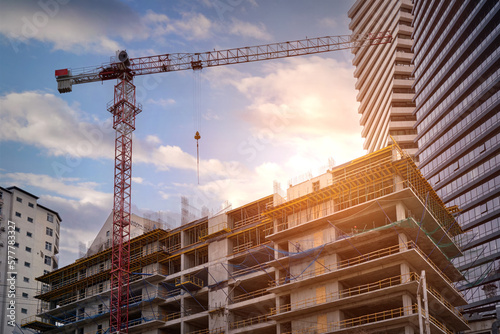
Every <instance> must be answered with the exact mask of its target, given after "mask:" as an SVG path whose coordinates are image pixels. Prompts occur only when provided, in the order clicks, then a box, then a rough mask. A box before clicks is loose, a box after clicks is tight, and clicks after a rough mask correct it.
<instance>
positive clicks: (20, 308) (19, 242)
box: [0, 187, 61, 333]
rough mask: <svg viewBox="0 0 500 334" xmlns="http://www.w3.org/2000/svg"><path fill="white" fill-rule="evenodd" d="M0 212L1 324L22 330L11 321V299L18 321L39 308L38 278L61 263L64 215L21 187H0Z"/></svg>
mask: <svg viewBox="0 0 500 334" xmlns="http://www.w3.org/2000/svg"><path fill="white" fill-rule="evenodd" d="M0 216H1V219H0V244H1V246H0V268H1V269H2V270H1V271H0V281H1V282H2V285H0V291H1V296H2V297H1V298H2V303H1V305H0V314H1V316H2V318H1V320H0V324H1V325H2V327H1V328H2V330H3V333H11V332H12V333H17V332H19V333H21V332H20V330H19V328H16V327H12V326H10V325H9V324H8V321H9V320H10V319H9V318H8V317H7V315H8V314H10V313H11V312H10V311H11V310H9V309H7V308H8V305H9V302H10V301H11V300H14V302H15V307H16V308H15V315H16V323H17V324H20V322H21V319H22V318H25V317H27V316H34V315H36V314H37V313H38V312H39V303H38V301H37V300H36V299H35V298H34V296H35V295H36V293H37V289H38V288H39V285H40V283H38V282H36V281H35V278H36V277H38V276H41V275H43V274H46V273H48V272H50V271H52V270H53V269H57V267H58V257H57V254H58V253H59V230H60V223H61V218H60V217H59V215H58V213H57V212H55V211H53V210H51V209H49V208H46V207H44V206H42V205H40V204H39V203H38V197H37V196H35V195H33V194H30V193H29V192H27V191H24V190H23V189H20V188H18V187H10V188H1V187H0ZM9 231H10V233H9ZM12 231H13V232H12ZM9 236H10V238H9ZM9 246H10V247H9ZM9 256H11V257H9ZM12 277H15V288H16V289H15V293H14V295H15V297H14V298H11V297H10V296H9V295H11V294H12V293H9V290H10V287H11V285H10V283H9V284H7V279H9V278H12ZM9 282H14V281H9Z"/></svg>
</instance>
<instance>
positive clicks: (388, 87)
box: [348, 0, 417, 156]
mask: <svg viewBox="0 0 500 334" xmlns="http://www.w3.org/2000/svg"><path fill="white" fill-rule="evenodd" d="M412 8H413V4H412V2H411V0H400V1H367V0H358V1H356V3H355V4H354V5H353V6H352V8H351V9H350V10H349V13H348V16H349V18H350V19H351V22H350V24H349V29H351V30H352V32H353V34H366V33H376V32H381V31H389V32H390V33H391V34H392V36H393V38H394V42H393V43H391V44H384V45H377V46H376V47H369V48H357V49H352V52H353V53H354V59H353V64H354V65H355V66H356V70H355V71H354V76H355V77H356V79H357V80H356V89H357V90H358V91H359V92H358V95H357V100H358V101H359V102H360V104H359V108H358V112H359V113H360V114H361V119H360V123H361V125H362V126H363V130H362V136H363V137H364V138H365V143H364V149H366V150H368V152H374V151H376V150H378V149H381V148H383V147H385V146H386V145H388V144H390V143H391V142H392V138H391V137H393V138H394V139H395V140H396V142H397V143H398V144H399V146H400V147H402V148H403V149H405V150H406V151H407V152H408V153H409V154H410V155H412V156H413V155H414V154H415V153H416V151H417V144H416V142H415V138H416V133H417V132H416V130H415V129H414V127H413V126H414V125H415V120H416V118H415V115H414V114H413V111H414V110H415V103H414V102H413V97H414V90H413V88H412V85H413V77H412V72H413V65H412V64H411V61H412V59H413V52H412V49H411V47H412V40H411V34H412V33H413V28H412V26H411V22H412V20H413V15H412V13H411V12H412Z"/></svg>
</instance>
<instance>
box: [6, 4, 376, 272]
mask: <svg viewBox="0 0 500 334" xmlns="http://www.w3.org/2000/svg"><path fill="white" fill-rule="evenodd" d="M353 2H354V1H353V0H335V1H334V0H314V1H298V0H274V1H265V0H190V1H184V0H179V1H160V0H146V1H144V0H142V1H139V0H121V1H120V0H85V1H83V0H81V1H80V0H33V1H28V0H27V1H18V0H2V1H0V60H1V61H0V185H1V186H3V187H10V186H18V187H20V188H22V189H25V190H27V191H28V192H30V193H33V194H35V195H37V196H39V198H40V199H39V203H40V204H42V205H44V206H47V207H49V208H51V209H53V210H55V211H57V212H58V213H59V214H60V216H61V218H62V224H61V235H60V266H64V265H67V264H70V263H71V262H73V261H74V260H75V259H76V258H77V257H78V256H79V247H78V246H77V245H79V244H80V243H88V242H90V241H92V240H93V239H94V237H95V236H96V234H97V232H98V231H99V229H100V228H101V226H102V225H103V223H104V221H105V220H106V218H107V217H108V215H109V214H110V212H111V210H112V205H113V204H112V202H113V175H114V174H113V173H114V172H113V158H114V130H113V129H112V126H111V114H110V113H109V112H108V111H107V109H106V105H107V103H108V102H109V101H111V100H112V99H113V86H114V85H115V84H116V82H115V81H111V80H110V81H105V82H94V83H87V84H81V85H74V86H73V91H72V92H71V93H67V94H59V93H58V91H57V84H56V80H55V77H54V71H55V70H57V69H62V68H70V69H77V68H81V67H91V68H95V67H99V66H100V65H101V64H103V63H106V62H109V61H110V57H112V56H114V55H115V53H116V51H117V50H127V52H128V54H129V56H130V57H131V58H135V57H141V56H149V55H158V54H166V53H182V52H193V53H194V52H204V51H211V50H214V49H215V50H222V49H229V48H235V47H243V46H253V45H262V44H268V43H274V42H284V41H292V40H298V39H303V38H307V37H321V36H329V35H348V34H349V33H350V32H349V29H348V25H349V19H348V17H347V12H348V10H349V8H350V7H351V6H352V4H353ZM352 58H353V56H352V54H351V52H350V51H349V50H344V51H335V52H330V53H325V54H320V55H309V56H301V57H293V58H285V59H279V60H267V61H260V62H255V63H247V64H235V65H228V66H218V67H213V68H206V69H203V70H202V71H201V72H199V71H197V72H194V71H178V72H169V73H162V74H154V75H148V76H140V77H136V78H135V79H134V84H135V85H136V87H137V88H136V89H137V90H136V95H137V100H138V102H139V103H141V104H142V112H141V113H140V114H139V115H138V116H137V120H136V130H135V132H134V137H133V170H132V175H133V176H132V181H133V182H132V206H133V212H134V213H136V214H138V215H142V216H144V215H146V216H147V217H151V218H153V219H156V218H161V219H162V220H163V221H166V222H167V223H169V224H170V226H171V227H175V226H178V225H179V224H180V210H181V196H185V197H186V198H188V200H189V203H190V205H191V207H190V210H191V212H192V213H193V214H194V215H197V216H200V215H201V209H202V207H206V208H208V210H209V212H210V214H217V212H219V211H220V210H221V209H222V208H227V203H230V204H231V205H232V208H236V207H238V206H241V205H244V204H245V203H249V202H252V201H254V200H256V199H259V198H262V197H264V196H267V195H270V194H272V193H273V191H274V190H273V189H274V188H273V184H274V182H275V181H276V182H279V184H280V185H281V188H282V189H284V190H285V189H286V188H287V187H288V183H289V182H299V181H300V180H303V179H304V178H305V177H307V175H311V174H312V175H319V174H321V173H324V172H325V171H326V169H327V167H328V166H329V165H331V164H332V161H334V163H335V164H336V165H339V164H341V163H344V162H347V161H350V160H352V159H354V158H357V157H359V156H361V155H363V154H365V153H366V152H365V151H364V150H363V148H362V146H363V139H362V138H361V127H360V125H359V118H360V115H359V114H358V112H357V108H358V103H357V102H356V94H357V91H356V90H355V87H354V85H355V79H354V75H353V73H354V67H353V65H352ZM196 131H199V132H200V135H201V139H200V140H199V155H200V163H199V166H200V169H199V179H200V181H199V184H198V177H197V158H196V155H197V151H196V140H195V139H194V135H195V133H196Z"/></svg>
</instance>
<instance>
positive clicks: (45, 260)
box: [43, 255, 52, 266]
mask: <svg viewBox="0 0 500 334" xmlns="http://www.w3.org/2000/svg"><path fill="white" fill-rule="evenodd" d="M43 262H44V263H45V264H47V265H49V266H50V265H51V264H52V258H51V257H50V256H48V255H45V259H44V260H43Z"/></svg>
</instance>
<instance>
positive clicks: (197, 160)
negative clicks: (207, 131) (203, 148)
mask: <svg viewBox="0 0 500 334" xmlns="http://www.w3.org/2000/svg"><path fill="white" fill-rule="evenodd" d="M194 139H196V168H197V171H198V184H200V147H199V146H198V140H199V139H201V136H200V132H199V131H196V134H195V135H194Z"/></svg>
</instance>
